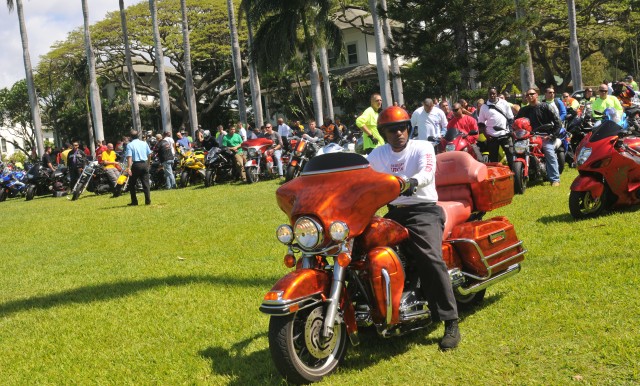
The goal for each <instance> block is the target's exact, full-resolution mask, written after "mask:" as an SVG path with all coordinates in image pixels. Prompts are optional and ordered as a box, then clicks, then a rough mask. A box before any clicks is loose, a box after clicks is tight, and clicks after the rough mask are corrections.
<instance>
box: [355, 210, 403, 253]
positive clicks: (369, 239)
mask: <svg viewBox="0 0 640 386" xmlns="http://www.w3.org/2000/svg"><path fill="white" fill-rule="evenodd" d="M408 237H409V231H408V230H407V228H405V227H403V226H402V225H400V224H398V223H397V222H395V221H393V220H390V219H387V218H382V217H378V216H376V217H374V218H373V219H372V220H371V223H370V224H369V226H368V227H367V229H365V230H364V232H363V233H362V235H361V236H360V237H358V238H357V239H356V247H357V248H358V249H361V250H363V251H370V250H372V249H373V248H375V247H384V246H388V247H394V246H396V245H398V244H400V243H401V242H403V241H404V240H406V239H407V238H408Z"/></svg>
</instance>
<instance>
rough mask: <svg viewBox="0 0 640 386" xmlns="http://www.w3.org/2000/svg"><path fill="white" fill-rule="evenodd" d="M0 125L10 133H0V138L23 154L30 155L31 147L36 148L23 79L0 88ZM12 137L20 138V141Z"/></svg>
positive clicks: (25, 84) (27, 95) (27, 96)
mask: <svg viewBox="0 0 640 386" xmlns="http://www.w3.org/2000/svg"><path fill="white" fill-rule="evenodd" d="M0 126H4V127H5V130H6V132H8V133H9V134H10V135H9V136H2V135H1V134H0V138H4V139H5V140H6V141H7V142H9V143H11V144H12V145H13V147H14V148H16V149H18V150H20V151H21V152H23V153H24V154H25V155H27V156H28V155H30V154H31V149H34V148H36V146H37V145H36V138H35V135H34V134H33V124H32V120H31V109H30V108H29V93H28V91H27V82H26V81H25V80H20V81H18V82H16V83H15V84H14V85H13V86H12V87H11V88H10V89H9V88H3V89H1V90H0ZM14 138H19V139H21V140H22V143H20V141H16V140H15V139H14Z"/></svg>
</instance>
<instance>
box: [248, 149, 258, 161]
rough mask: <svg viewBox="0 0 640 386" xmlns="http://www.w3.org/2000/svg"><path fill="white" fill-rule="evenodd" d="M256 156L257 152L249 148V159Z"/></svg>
mask: <svg viewBox="0 0 640 386" xmlns="http://www.w3.org/2000/svg"><path fill="white" fill-rule="evenodd" d="M257 156H258V150H257V149H255V148H253V147H250V148H249V157H251V158H254V157H257Z"/></svg>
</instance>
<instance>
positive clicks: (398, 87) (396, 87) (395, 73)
mask: <svg viewBox="0 0 640 386" xmlns="http://www.w3.org/2000/svg"><path fill="white" fill-rule="evenodd" d="M380 7H381V8H382V10H383V12H384V15H383V17H382V30H383V31H384V36H385V38H386V39H385V40H386V42H385V45H386V46H387V47H388V46H390V45H391V44H393V34H392V32H391V26H390V24H389V18H388V17H387V0H380ZM389 75H391V84H392V85H393V98H394V99H395V101H396V102H398V104H399V105H401V106H402V105H403V104H404V89H403V87H402V77H401V75H400V62H399V61H398V57H397V56H395V55H391V72H390V73H389Z"/></svg>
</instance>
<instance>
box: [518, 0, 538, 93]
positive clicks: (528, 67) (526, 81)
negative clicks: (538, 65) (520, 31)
mask: <svg viewBox="0 0 640 386" xmlns="http://www.w3.org/2000/svg"><path fill="white" fill-rule="evenodd" d="M523 1H524V0H516V19H518V20H522V19H524V18H525V10H524V6H523V4H522V2H523ZM524 30H525V31H524V32H525V36H524V37H522V38H521V39H520V48H521V49H522V52H523V53H524V55H525V58H526V59H525V63H521V64H520V87H521V90H522V92H523V93H524V92H526V91H527V90H529V89H530V88H533V87H535V86H536V80H535V77H534V75H533V59H531V49H530V48H529V36H528V35H530V32H529V31H528V30H526V28H525V29H524Z"/></svg>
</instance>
